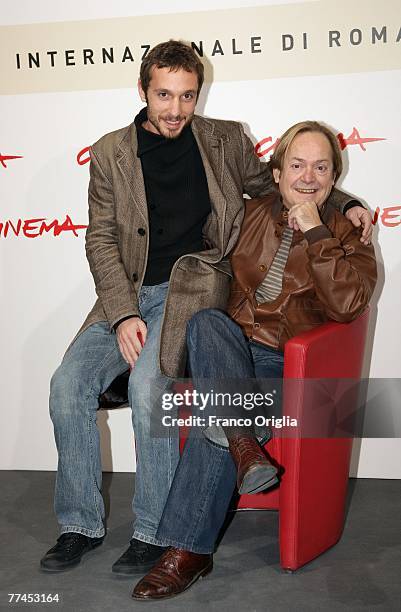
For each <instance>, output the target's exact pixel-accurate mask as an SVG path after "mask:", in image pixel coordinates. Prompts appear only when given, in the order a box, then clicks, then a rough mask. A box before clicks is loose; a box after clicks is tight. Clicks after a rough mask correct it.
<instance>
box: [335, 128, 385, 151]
mask: <svg viewBox="0 0 401 612" xmlns="http://www.w3.org/2000/svg"><path fill="white" fill-rule="evenodd" d="M337 138H338V141H339V143H340V147H341V150H342V151H343V150H344V149H345V147H349V146H351V145H359V146H360V147H361V149H362V151H366V147H365V144H368V143H369V142H378V141H379V140H386V139H385V138H361V136H360V134H359V132H358V130H357V129H356V128H355V127H354V129H353V130H352V132H351V134H350V135H349V136H348V138H344V134H342V133H341V132H340V133H339V134H337Z"/></svg>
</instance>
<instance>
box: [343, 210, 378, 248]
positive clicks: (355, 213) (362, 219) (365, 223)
mask: <svg viewBox="0 0 401 612" xmlns="http://www.w3.org/2000/svg"><path fill="white" fill-rule="evenodd" d="M345 216H346V218H347V219H348V220H349V221H351V223H352V225H355V227H360V226H361V225H362V236H361V238H360V241H361V242H362V243H363V244H370V243H371V240H372V234H373V225H372V216H371V214H370V212H369V211H368V210H366V208H362V206H353V207H352V208H350V209H349V210H347V212H346V213H345Z"/></svg>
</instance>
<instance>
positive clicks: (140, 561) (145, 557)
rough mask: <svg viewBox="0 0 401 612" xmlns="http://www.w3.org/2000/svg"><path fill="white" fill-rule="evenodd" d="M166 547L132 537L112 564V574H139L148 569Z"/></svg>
mask: <svg viewBox="0 0 401 612" xmlns="http://www.w3.org/2000/svg"><path fill="white" fill-rule="evenodd" d="M165 550H166V547H164V546H155V544H148V543H147V542H142V541H141V540H137V539H136V538H132V540H131V542H130V543H129V547H128V548H127V550H126V551H125V553H123V554H122V555H121V557H120V558H119V559H117V561H116V562H115V563H114V564H113V566H112V568H111V571H112V572H113V573H114V574H139V573H141V572H147V571H148V570H150V569H151V568H152V567H153V566H154V564H155V563H156V561H158V560H159V558H160V557H161V556H162V554H163V553H164V551H165Z"/></svg>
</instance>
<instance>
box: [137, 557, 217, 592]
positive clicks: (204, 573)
mask: <svg viewBox="0 0 401 612" xmlns="http://www.w3.org/2000/svg"><path fill="white" fill-rule="evenodd" d="M212 569H213V561H211V562H210V563H209V565H207V567H205V569H203V570H202V571H201V572H199V574H198V575H197V576H195V577H194V578H193V579H192V580H191V582H190V583H189V584H187V586H186V587H185V589H182V591H180V592H179V593H172V594H171V595H162V596H161V597H137V596H136V595H134V594H132V595H131V597H132V599H135V601H163V600H164V599H172V598H173V597H178V595H181V593H185V591H187V590H188V589H189V588H191V586H192V585H194V584H195V582H196V581H197V580H199V579H200V578H206V576H208V574H210V572H211V571H212Z"/></svg>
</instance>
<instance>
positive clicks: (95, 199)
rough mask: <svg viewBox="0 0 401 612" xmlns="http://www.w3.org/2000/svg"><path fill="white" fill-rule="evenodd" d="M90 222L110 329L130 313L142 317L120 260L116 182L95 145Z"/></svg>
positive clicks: (95, 270) (91, 258)
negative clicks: (107, 172) (96, 151)
mask: <svg viewBox="0 0 401 612" xmlns="http://www.w3.org/2000/svg"><path fill="white" fill-rule="evenodd" d="M90 155H91V163H90V181H89V225H88V229H87V232H86V256H87V259H88V262H89V267H90V270H91V273H92V276H93V279H94V281H95V288H96V293H97V295H98V297H99V299H100V301H101V303H102V306H103V309H104V311H105V313H106V316H107V319H108V321H109V324H110V328H113V326H114V325H115V323H117V322H118V321H120V320H121V319H123V318H125V317H129V316H140V315H139V307H138V300H137V295H136V292H135V289H134V286H133V284H132V282H131V280H130V279H129V278H128V276H127V273H126V270H125V267H124V265H123V262H122V260H121V253H120V249H119V246H118V237H117V224H116V219H115V205H114V192H113V185H112V183H111V181H110V179H109V178H108V177H107V176H106V174H105V172H104V171H103V169H102V167H101V165H100V162H99V159H98V157H97V156H96V154H95V152H94V150H93V148H92V149H91V152H90Z"/></svg>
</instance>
